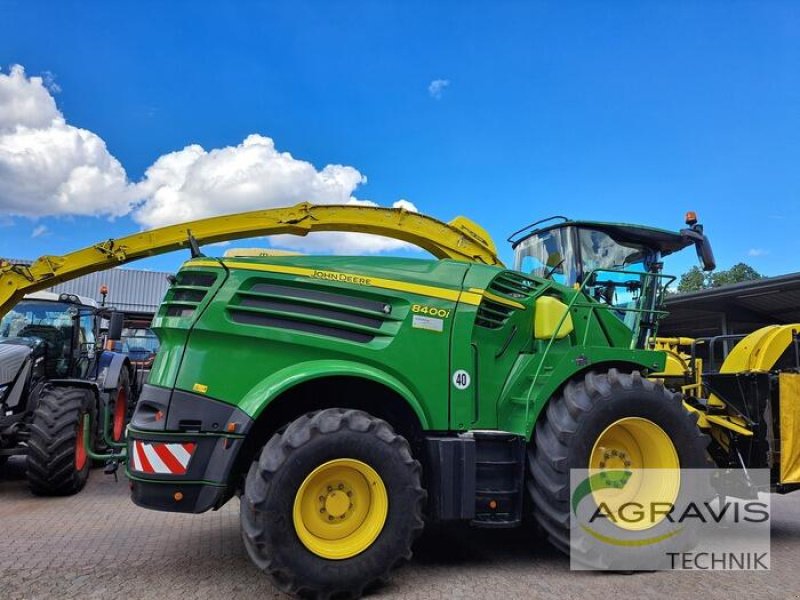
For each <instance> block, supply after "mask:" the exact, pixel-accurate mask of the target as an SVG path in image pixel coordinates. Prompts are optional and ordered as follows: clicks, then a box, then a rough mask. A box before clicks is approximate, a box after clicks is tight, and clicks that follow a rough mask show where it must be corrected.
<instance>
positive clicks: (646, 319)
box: [508, 212, 715, 342]
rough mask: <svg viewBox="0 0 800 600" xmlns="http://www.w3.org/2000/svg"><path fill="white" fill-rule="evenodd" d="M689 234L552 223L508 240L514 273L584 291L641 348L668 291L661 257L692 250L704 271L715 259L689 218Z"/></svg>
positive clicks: (618, 225) (547, 221)
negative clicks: (605, 307) (608, 308)
mask: <svg viewBox="0 0 800 600" xmlns="http://www.w3.org/2000/svg"><path fill="white" fill-rule="evenodd" d="M686 224H687V225H688V228H686V229H681V230H680V231H678V232H674V231H668V230H665V229H657V228H653V227H645V226H642V225H627V224H623V223H604V222H598V221H571V220H569V219H567V218H566V217H550V218H548V219H544V220H542V221H537V222H536V223H533V224H532V225H529V226H528V227H526V228H524V229H521V230H520V231H517V232H516V233H514V234H513V235H511V236H510V237H509V239H508V240H509V242H511V244H512V247H513V248H514V253H515V255H514V265H515V268H516V269H517V270H518V271H521V272H523V273H528V274H531V275H535V276H538V277H542V278H544V279H551V280H553V281H555V282H557V283H560V284H562V285H566V286H570V287H575V288H579V289H582V290H583V291H584V292H585V293H586V294H587V295H588V296H590V297H591V298H593V299H594V300H596V301H598V302H601V303H604V304H607V305H611V306H612V307H614V309H615V314H617V316H619V317H620V319H622V320H623V321H624V322H625V324H626V325H628V326H629V327H630V328H631V329H633V330H634V331H637V333H640V334H641V335H638V337H639V339H640V342H643V340H646V339H647V336H649V335H650V334H651V333H653V332H654V327H655V321H657V320H658V317H659V314H658V313H659V308H660V306H661V301H662V298H663V294H664V291H665V289H666V286H667V285H669V283H671V282H672V281H673V280H674V278H673V277H669V276H666V275H662V274H661V270H662V266H663V264H662V259H663V257H665V256H667V255H669V254H672V253H674V252H678V251H680V250H682V249H684V248H686V247H688V246H691V245H694V246H695V248H696V250H697V255H698V258H699V260H700V262H701V264H702V266H703V269H704V270H707V271H710V270H712V269H714V267H715V263H714V255H713V252H712V250H711V245H710V243H709V241H708V238H707V237H706V236H705V235H704V234H703V226H702V225H700V224H699V223H698V222H697V217H696V216H695V214H694V213H691V212H690V213H687V215H686Z"/></svg>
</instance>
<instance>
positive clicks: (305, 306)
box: [228, 283, 398, 344]
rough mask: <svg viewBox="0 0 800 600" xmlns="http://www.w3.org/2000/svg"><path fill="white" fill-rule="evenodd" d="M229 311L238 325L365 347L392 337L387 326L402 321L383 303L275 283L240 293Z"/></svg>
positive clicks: (240, 291) (258, 284)
mask: <svg viewBox="0 0 800 600" xmlns="http://www.w3.org/2000/svg"><path fill="white" fill-rule="evenodd" d="M228 312H229V314H230V317H231V320H233V321H234V322H236V323H242V324H245V325H256V326H262V327H270V328H276V329H289V330H292V331H300V332H304V333H311V334H316V335H323V336H327V337H332V338H338V339H342V340H347V341H350V342H357V343H362V344H363V343H367V342H370V341H372V340H373V339H375V338H376V337H378V336H385V335H391V333H390V332H388V331H387V330H386V328H385V327H384V323H386V322H387V321H397V320H398V318H397V317H395V316H392V314H391V313H392V307H391V305H390V304H388V303H386V302H382V301H380V300H375V299H371V298H361V297H355V296H350V295H347V294H339V293H335V292H328V291H323V290H317V289H310V288H306V287H304V288H300V287H293V286H288V285H276V284H271V283H257V284H255V285H253V286H252V287H250V288H249V289H242V290H239V291H238V292H237V293H236V296H235V297H234V299H233V301H232V303H231V305H230V306H229V307H228Z"/></svg>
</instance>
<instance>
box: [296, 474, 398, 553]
mask: <svg viewBox="0 0 800 600" xmlns="http://www.w3.org/2000/svg"><path fill="white" fill-rule="evenodd" d="M388 513H389V495H388V494H387V493H386V486H385V485H384V484H383V480H382V479H381V478H380V475H378V473H377V472H376V471H375V469H373V468H372V467H370V466H369V465H367V464H366V463H363V462H361V461H360V460H354V459H350V458H338V459H336V460H331V461H328V462H326V463H324V464H322V465H320V466H318V467H317V468H316V469H314V470H313V471H311V473H310V474H309V475H308V477H306V478H305V480H304V481H303V483H302V484H301V485H300V488H299V489H298V490H297V494H296V495H295V498H294V509H293V511H292V519H293V521H294V529H295V531H296V532H297V536H298V537H299V538H300V541H301V542H302V543H303V545H304V546H305V547H306V548H308V549H309V550H310V551H311V552H313V553H314V554H316V555H318V556H321V557H322V558H327V559H331V560H342V559H345V558H351V557H353V556H356V555H357V554H360V553H361V552H363V551H364V550H366V549H367V548H369V547H370V546H371V545H372V543H373V542H374V541H375V539H376V538H377V537H378V535H380V533H381V531H382V530H383V526H384V524H385V523H386V516H387V514H388Z"/></svg>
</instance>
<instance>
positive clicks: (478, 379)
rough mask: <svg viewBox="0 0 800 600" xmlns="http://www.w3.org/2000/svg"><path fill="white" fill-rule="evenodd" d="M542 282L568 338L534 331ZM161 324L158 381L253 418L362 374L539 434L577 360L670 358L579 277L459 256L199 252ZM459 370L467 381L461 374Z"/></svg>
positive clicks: (435, 409) (476, 423)
mask: <svg viewBox="0 0 800 600" xmlns="http://www.w3.org/2000/svg"><path fill="white" fill-rule="evenodd" d="M223 265H225V266H223ZM201 280H202V281H201ZM209 282H210V283H209ZM484 292H486V293H484ZM542 295H550V296H554V297H555V298H557V299H559V300H560V301H562V302H563V303H564V304H565V305H568V306H569V307H570V308H569V310H570V314H571V317H572V322H573V325H574V330H573V331H572V332H571V333H570V334H569V335H568V336H566V337H564V338H563V339H560V340H557V339H542V340H536V339H534V318H535V312H536V309H535V305H536V300H537V298H539V297H540V296H542ZM492 298H493V299H494V300H492ZM495 301H499V302H500V304H497V302H495ZM153 329H154V330H155V332H156V334H157V335H158V336H159V339H160V340H161V344H162V346H161V351H160V353H159V355H158V357H157V359H156V362H155V364H154V366H153V369H152V371H151V374H150V380H149V383H150V384H152V385H157V386H163V387H168V388H169V387H175V388H177V389H181V390H186V391H189V392H194V393H202V394H205V395H206V396H208V397H210V398H213V399H216V400H220V401H222V402H226V403H228V404H231V405H234V406H236V407H237V408H239V409H240V410H242V411H243V412H245V413H246V414H247V415H249V416H251V417H254V418H257V417H258V416H259V415H260V414H261V413H262V411H263V410H264V409H265V407H266V406H267V405H268V404H269V403H270V402H272V401H273V400H274V399H275V398H277V397H279V396H280V395H281V394H282V393H284V392H285V391H286V390H288V389H291V388H292V387H293V386H295V385H299V384H302V383H303V382H306V381H309V380H312V379H316V378H320V377H331V376H335V377H342V376H344V377H360V378H364V379H368V380H372V381H375V382H378V383H381V384H382V385H385V386H386V387H388V388H390V389H392V390H393V391H395V392H396V393H397V394H398V395H399V396H400V397H402V398H403V399H405V401H406V402H407V403H408V404H409V406H410V407H411V409H412V410H413V411H414V413H415V414H416V415H417V417H418V419H419V421H420V424H421V426H422V428H423V430H434V431H448V430H450V431H464V430H470V429H499V430H504V431H510V432H515V433H519V434H522V435H525V436H526V437H529V436H530V433H531V431H532V427H533V424H534V423H535V421H536V418H537V417H538V414H539V413H540V411H541V410H542V408H543V407H544V405H545V404H546V402H547V400H548V399H549V398H550V397H551V396H552V395H553V394H554V393H556V392H557V391H558V389H559V388H560V387H561V386H562V385H563V384H564V383H565V382H566V381H568V380H569V379H570V378H572V377H574V376H576V374H579V373H581V372H583V371H586V370H587V369H590V368H592V367H593V366H596V365H610V364H614V365H623V366H625V365H627V366H629V367H630V368H631V369H641V370H645V371H648V370H652V371H658V370H661V369H662V368H663V364H664V355H663V353H660V352H652V351H645V350H637V349H632V348H631V345H632V343H631V330H630V329H629V328H627V327H626V326H625V325H624V324H623V322H622V321H621V320H620V318H618V317H617V316H616V315H614V314H613V313H612V311H611V309H610V308H609V307H608V306H606V305H603V304H599V303H597V302H595V301H594V300H591V299H589V298H588V297H586V296H585V295H584V294H582V293H580V292H578V291H576V290H574V289H572V288H567V287H563V286H559V285H557V284H555V283H553V282H552V281H549V280H544V279H537V278H533V277H526V276H523V275H521V274H519V273H515V272H513V271H508V270H505V269H502V268H499V267H493V266H487V265H479V264H472V263H465V262H458V261H453V260H438V261H437V260H416V259H401V258H384V257H321V256H291V257H268V258H266V257H265V258H261V257H259V258H236V259H224V260H222V261H219V260H216V259H197V260H193V261H189V262H187V263H186V264H185V265H184V267H183V268H182V269H181V271H180V273H179V274H178V278H177V282H176V283H175V284H174V285H173V286H172V287H171V288H170V290H169V291H168V292H167V295H166V297H165V300H164V303H163V304H162V306H161V308H160V309H159V312H158V314H157V315H156V317H155V319H154V321H153ZM461 370H463V371H466V372H467V374H469V377H470V382H469V385H463V382H461V383H462V385H456V383H455V382H454V377H453V375H454V373H456V371H461Z"/></svg>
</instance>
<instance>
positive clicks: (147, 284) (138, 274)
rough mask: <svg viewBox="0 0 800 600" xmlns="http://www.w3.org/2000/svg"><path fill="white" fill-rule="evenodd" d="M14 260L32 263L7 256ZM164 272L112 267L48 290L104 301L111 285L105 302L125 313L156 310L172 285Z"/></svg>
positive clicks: (10, 260) (20, 262)
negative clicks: (104, 288)
mask: <svg viewBox="0 0 800 600" xmlns="http://www.w3.org/2000/svg"><path fill="white" fill-rule="evenodd" d="M6 260H8V261H9V262H11V263H16V264H30V263H31V261H29V260H19V259H13V258H9V259H6ZM168 275H171V273H165V272H162V271H141V270H137V269H109V270H108V271H100V272H99V273H92V274H90V275H85V276H83V277H80V278H78V279H75V280H73V281H68V282H66V283H60V284H58V285H56V286H54V287H52V288H50V289H49V290H48V291H52V292H56V293H58V294H61V293H68V294H78V295H80V296H88V297H89V298H94V299H95V300H96V301H97V303H98V304H99V303H100V302H101V301H102V298H101V296H100V286H101V285H103V284H105V285H107V286H108V296H106V305H107V306H113V307H114V308H118V309H120V310H123V311H125V312H137V313H155V311H156V310H157V309H158V305H159V304H161V300H162V299H163V298H164V294H165V293H166V291H167V288H168V287H169V282H168V281H167V276H168Z"/></svg>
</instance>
